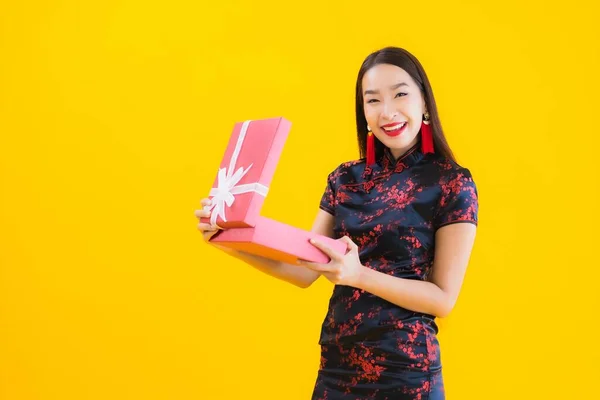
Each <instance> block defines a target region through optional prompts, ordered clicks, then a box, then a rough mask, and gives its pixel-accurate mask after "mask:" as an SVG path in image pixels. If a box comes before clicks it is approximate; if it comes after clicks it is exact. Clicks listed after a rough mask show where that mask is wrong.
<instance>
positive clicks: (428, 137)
mask: <svg viewBox="0 0 600 400" xmlns="http://www.w3.org/2000/svg"><path fill="white" fill-rule="evenodd" d="M421 151H422V152H423V154H427V153H433V152H434V150H433V134H432V133H431V126H429V113H428V112H425V114H424V118H423V123H422V124H421Z"/></svg>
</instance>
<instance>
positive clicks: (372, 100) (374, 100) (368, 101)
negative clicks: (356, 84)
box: [367, 99, 378, 103]
mask: <svg viewBox="0 0 600 400" xmlns="http://www.w3.org/2000/svg"><path fill="white" fill-rule="evenodd" d="M376 101H378V100H377V99H370V100H367V103H373V102H376Z"/></svg>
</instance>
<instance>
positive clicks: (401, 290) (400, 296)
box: [357, 268, 453, 317]
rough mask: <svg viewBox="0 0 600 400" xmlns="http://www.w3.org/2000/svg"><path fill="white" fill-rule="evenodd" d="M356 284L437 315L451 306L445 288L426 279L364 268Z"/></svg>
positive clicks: (401, 304) (376, 293)
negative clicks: (410, 277)
mask: <svg viewBox="0 0 600 400" xmlns="http://www.w3.org/2000/svg"><path fill="white" fill-rule="evenodd" d="M357 287H358V288H359V289H362V290H364V291H367V292H369V293H372V294H374V295H375V296H378V297H381V298H382V299H385V300H387V301H389V302H390V303H393V304H396V305H397V306H399V307H402V308H406V309H407V310H411V311H415V312H422V313H426V314H431V315H435V316H436V317H445V316H447V315H448V314H449V313H450V310H451V309H452V308H453V304H451V301H450V298H449V296H448V295H447V294H446V292H444V291H443V290H442V289H441V288H440V287H439V286H437V285H436V284H435V283H433V282H429V281H419V280H412V279H403V278H397V277H395V276H391V275H387V274H384V273H381V272H379V271H375V270H372V269H369V268H365V269H364V270H363V271H362V276H361V278H360V283H359V284H358V285H357Z"/></svg>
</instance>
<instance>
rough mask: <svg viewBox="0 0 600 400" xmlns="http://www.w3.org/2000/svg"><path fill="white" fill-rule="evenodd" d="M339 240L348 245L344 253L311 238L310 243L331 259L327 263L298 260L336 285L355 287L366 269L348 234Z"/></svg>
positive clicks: (356, 247)
mask: <svg viewBox="0 0 600 400" xmlns="http://www.w3.org/2000/svg"><path fill="white" fill-rule="evenodd" d="M339 240H340V241H342V242H344V243H346V244H347V245H348V250H349V251H348V252H347V253H346V254H339V253H338V252H336V251H334V250H332V249H330V248H329V247H328V246H326V245H324V244H323V243H321V242H319V241H318V240H311V241H310V243H311V244H312V245H313V246H315V247H316V248H318V249H319V250H321V251H322V252H323V253H325V254H327V255H328V256H329V258H330V259H331V261H330V262H329V263H327V264H320V263H312V262H308V261H300V262H299V264H300V265H303V266H305V267H307V268H309V269H312V270H313V271H317V272H319V273H321V274H322V275H323V276H325V277H326V278H327V279H329V280H330V281H331V282H332V283H334V284H336V285H344V286H352V287H357V285H358V284H359V282H360V280H361V277H362V273H363V271H364V270H365V269H366V267H365V266H364V265H362V264H361V262H360V258H359V256H358V246H357V245H356V244H355V243H354V242H353V241H352V239H350V238H349V237H348V236H344V237H343V238H341V239H339Z"/></svg>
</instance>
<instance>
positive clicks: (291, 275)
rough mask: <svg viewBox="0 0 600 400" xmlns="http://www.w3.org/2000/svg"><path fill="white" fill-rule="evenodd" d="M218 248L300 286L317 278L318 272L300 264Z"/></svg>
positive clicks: (265, 271)
mask: <svg viewBox="0 0 600 400" xmlns="http://www.w3.org/2000/svg"><path fill="white" fill-rule="evenodd" d="M215 247H218V248H219V249H220V250H222V251H224V252H226V253H228V254H229V255H231V256H232V257H234V258H237V259H238V260H240V261H243V262H244V263H246V264H248V265H250V266H252V267H253V268H255V269H257V270H259V271H261V272H264V273H265V274H267V275H270V276H272V277H275V278H278V279H280V280H283V281H285V282H289V283H291V284H293V285H296V286H298V287H301V288H307V287H309V286H310V285H311V284H312V283H313V282H314V281H316V280H317V278H319V276H320V274H319V273H317V272H315V271H311V270H310V269H308V268H306V267H303V266H301V265H292V264H287V263H284V262H281V261H274V260H270V259H268V258H265V257H261V256H257V255H254V254H248V253H244V252H242V251H239V250H233V249H228V248H224V247H220V246H218V245H216V246H215Z"/></svg>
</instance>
